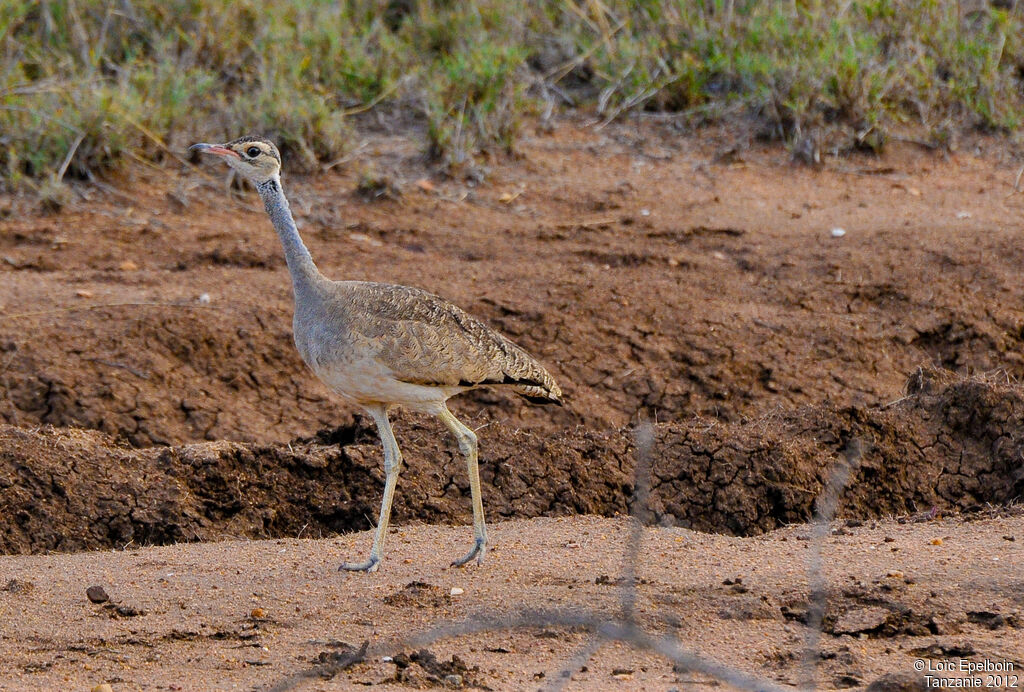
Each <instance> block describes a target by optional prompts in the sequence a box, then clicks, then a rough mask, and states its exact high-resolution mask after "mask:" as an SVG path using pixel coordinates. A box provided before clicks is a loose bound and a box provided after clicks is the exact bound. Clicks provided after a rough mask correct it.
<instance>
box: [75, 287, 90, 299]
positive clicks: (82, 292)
mask: <svg viewBox="0 0 1024 692" xmlns="http://www.w3.org/2000/svg"><path fill="white" fill-rule="evenodd" d="M75 296H76V297H78V298H92V291H87V290H86V289H84V288H80V289H78V290H77V291H75Z"/></svg>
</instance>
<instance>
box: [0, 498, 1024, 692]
mask: <svg viewBox="0 0 1024 692" xmlns="http://www.w3.org/2000/svg"><path fill="white" fill-rule="evenodd" d="M834 528H835V529H836V530H839V529H840V527H838V526H836V527H834ZM630 529H631V527H630V524H629V521H628V520H625V519H618V520H616V519H602V518H596V517H576V518H559V519H534V520H529V521H512V522H503V523H499V524H495V525H493V527H492V535H493V540H494V547H493V549H492V551H491V554H490V555H489V559H488V561H487V562H486V563H485V564H484V565H483V566H481V567H472V568H465V569H451V568H449V567H448V566H447V565H448V561H449V560H450V559H451V558H452V556H453V555H455V554H456V553H461V551H462V550H463V549H464V548H465V545H463V544H466V543H467V542H468V539H469V538H470V531H469V528H468V527H440V526H409V527H402V528H399V529H396V530H395V531H394V532H393V534H392V536H391V539H390V545H389V550H388V556H387V560H386V564H385V565H384V568H383V569H382V570H381V571H380V572H379V573H377V574H373V575H351V574H342V573H338V572H336V571H335V569H336V567H337V565H338V564H339V563H340V562H342V561H344V560H346V559H350V558H352V557H353V556H356V555H360V554H361V553H362V552H363V551H365V550H366V549H367V547H368V544H369V541H370V536H369V534H354V535H350V536H346V537H344V538H339V539H331V540H294V539H287V540H272V541H224V542H216V543H205V544H194V545H174V546H165V547H154V548H145V549H140V550H128V551H96V552H87V553H77V554H74V555H40V556H30V557H10V556H8V557H0V574H3V575H4V578H5V579H11V580H15V582H14V585H13V586H8V587H7V590H6V591H2V592H0V605H2V608H3V620H2V622H3V623H4V625H3V646H4V649H5V651H6V655H5V656H4V661H5V663H4V670H3V674H2V677H0V686H2V688H3V689H11V690H15V689H88V688H89V687H91V686H92V685H94V684H99V683H102V682H108V683H110V684H111V685H112V686H113V687H114V688H115V689H125V690H128V689H254V688H263V687H272V686H274V685H277V684H280V685H282V687H279V688H278V689H285V688H288V689H350V688H355V687H359V686H363V685H379V684H385V685H398V684H399V683H398V682H396V675H398V676H399V678H398V679H399V680H404V683H405V684H407V685H409V686H412V687H422V686H425V687H429V686H444V676H443V675H441V672H444V673H445V675H452V674H454V675H461V679H462V682H463V684H464V685H466V686H467V687H477V688H482V689H486V688H490V689H535V688H543V687H544V686H545V685H547V684H549V683H550V682H551V681H552V680H553V679H554V678H556V677H557V676H558V675H559V674H560V672H561V670H562V668H563V666H565V665H567V664H568V663H569V662H570V660H571V659H572V657H573V656H574V655H575V654H576V653H577V652H578V651H579V650H581V648H582V647H584V646H586V645H587V644H588V642H590V641H593V640H592V638H591V637H590V635H589V633H588V632H586V631H583V630H581V629H576V630H568V631H567V630H566V629H565V628H561V627H552V626H545V625H544V623H543V622H542V621H541V618H539V617H538V619H537V621H536V626H535V627H532V628H523V629H518V630H513V631H497V632H485V633H481V634H465V635H461V636H454V637H449V638H445V639H442V640H439V641H435V642H428V643H426V644H423V645H421V646H415V647H412V646H410V645H408V644H404V642H406V641H409V638H410V637H411V636H412V635H415V634H417V633H420V632H429V631H430V629H431V628H432V627H434V626H444V625H451V624H453V623H462V622H469V623H474V622H476V621H477V620H478V619H479V617H481V616H483V617H493V616H504V615H510V616H511V615H514V614H516V613H517V612H519V611H520V609H526V608H532V609H566V610H576V611H583V612H587V613H591V614H593V615H595V616H597V617H599V618H607V619H614V618H615V617H617V616H618V615H619V614H620V612H621V610H620V609H621V598H622V592H623V588H622V586H621V585H619V584H618V583H617V578H618V576H619V575H620V574H621V573H622V569H623V560H624V557H625V556H628V555H630V554H632V551H631V550H630V548H629V546H630V543H629V537H630V535H631V534H630ZM808 538H813V537H812V536H811V531H810V529H809V528H808V527H807V526H793V527H789V528H786V529H780V530H778V531H775V532H772V533H770V534H767V535H765V536H762V537H758V538H732V537H726V536H717V535H709V534H701V533H695V532H692V531H689V530H686V529H678V528H649V529H646V530H645V531H644V534H643V541H642V544H641V545H640V546H639V550H638V559H637V571H636V576H637V581H638V586H637V588H636V608H637V618H638V621H639V623H640V624H641V626H642V627H643V628H644V629H646V630H648V631H650V632H652V633H670V634H671V635H672V636H674V637H675V638H676V639H678V642H679V645H680V646H681V647H684V648H685V649H687V650H688V651H690V652H693V653H697V654H699V655H700V656H702V657H704V658H706V659H707V660H709V661H714V662H718V663H722V664H726V665H729V666H734V667H735V668H738V669H739V670H741V671H744V672H747V673H751V674H754V675H757V676H759V677H761V678H763V679H764V680H767V681H772V682H779V683H783V684H794V683H797V682H798V681H799V680H800V679H801V678H800V676H801V674H802V668H801V662H802V660H803V647H804V646H805V645H806V641H807V627H806V626H805V625H804V624H802V623H801V622H800V621H799V619H798V618H799V614H800V613H801V612H803V611H805V610H806V607H807V599H808V593H809V590H808V566H809V564H811V563H812V562H813V559H812V557H811V556H812V555H813V553H814V551H815V547H816V546H817V545H818V543H817V542H816V541H814V540H806V539H808ZM1010 539H1014V540H1010ZM1022 542H1024V515H1021V514H1020V513H1019V512H1017V513H1011V514H1010V515H1006V516H996V517H988V518H979V519H975V520H972V521H968V522H963V521H962V520H959V519H952V518H951V519H943V518H936V519H933V520H930V521H922V522H919V523H914V522H908V523H897V522H895V521H882V522H872V523H871V524H870V525H866V526H862V527H854V528H842V529H841V535H829V536H828V537H827V538H826V539H825V541H824V543H823V544H822V546H821V559H822V564H823V567H824V569H823V572H822V576H823V577H824V580H825V584H826V585H827V587H826V588H827V591H828V593H829V598H828V609H827V612H826V617H825V622H826V626H825V629H826V634H824V635H823V636H822V639H821V641H820V650H821V656H820V659H819V660H818V661H816V670H817V676H818V682H819V683H820V684H821V686H822V687H824V688H832V687H851V686H861V685H866V684H868V683H870V682H872V681H874V680H875V679H877V678H879V677H880V676H882V675H883V674H885V673H888V672H892V671H912V670H913V666H914V662H915V660H918V659H924V660H930V661H933V662H935V665H936V666H939V665H941V662H942V661H948V660H955V659H957V658H958V657H960V656H964V657H966V658H969V659H970V660H975V661H982V660H989V661H993V662H996V661H1007V662H1011V663H1012V664H1013V666H1015V668H1016V670H1017V671H1018V672H1020V671H1021V670H1022V666H1024V637H1022V636H1021V630H1020V627H1021V625H1022V622H1021V618H1022V614H1021V608H1022V606H1024V600H1022V594H1024V591H1022V585H1024V584H1022V582H1021V574H1024V572H1022V570H1024V550H1022ZM93 585H99V586H102V587H103V588H104V590H105V591H106V592H107V594H109V596H110V598H111V599H112V600H113V601H115V602H117V603H118V604H119V605H121V606H128V607H129V608H131V609H134V610H137V611H139V613H140V614H138V615H133V616H128V617H125V616H120V615H118V614H117V611H116V609H114V608H112V607H111V606H110V605H109V604H93V603H91V602H90V601H89V600H88V599H87V597H86V589H87V588H88V587H90V586H93ZM459 590H461V592H459ZM129 612H130V611H129ZM996 614H998V616H997V615H996ZM932 630H935V631H937V632H938V633H934V632H933V631H932ZM364 641H369V643H370V647H371V649H370V651H369V652H368V654H367V656H366V660H365V661H363V662H359V663H355V664H353V665H352V666H350V667H348V668H347V669H345V670H343V671H337V672H336V674H335V675H333V677H330V678H329V679H325V677H323V676H321V674H320V673H321V672H324V675H325V676H326V675H330V673H331V672H335V671H332V670H331V669H330V665H329V664H330V661H331V660H332V659H331V656H332V654H335V653H337V652H342V651H345V650H346V649H345V647H344V644H348V645H352V646H353V647H359V646H360V645H361V644H362V642H364ZM422 648H425V649H427V650H429V651H430V652H431V653H432V654H433V655H434V656H436V659H437V661H438V662H441V663H446V664H448V666H447V668H443V667H442V669H441V672H438V671H437V670H433V671H430V670H428V669H425V668H421V667H420V666H419V665H418V664H415V663H414V664H411V665H408V666H407V667H406V668H404V669H400V668H399V667H398V666H397V665H396V664H395V663H394V662H384V661H383V659H382V657H383V656H388V655H390V656H392V657H395V656H397V655H399V654H402V653H405V654H406V655H408V654H411V653H415V652H416V651H418V650H420V649H422ZM453 656H454V657H457V659H456V663H455V664H454V665H452V661H453ZM581 665H582V666H585V671H581V670H576V671H574V672H573V674H572V681H571V682H570V683H569V684H568V685H567V686H566V689H580V690H582V689H618V690H626V689H657V690H667V689H672V688H676V689H703V688H708V687H714V686H715V683H713V682H712V681H711V679H710V678H708V677H707V676H705V675H701V674H696V673H692V672H686V671H678V672H674V671H673V666H672V664H671V663H669V662H667V661H666V660H665V659H663V658H659V657H658V656H656V655H652V654H651V653H650V652H647V651H636V650H633V649H631V648H629V647H626V646H624V645H622V644H619V643H604V644H602V645H601V646H600V648H599V649H598V650H597V651H596V652H595V653H594V655H593V656H591V657H590V658H589V659H586V660H585V662H583V663H582V664H581ZM445 671H451V672H445ZM936 675H937V674H936ZM402 676H404V678H403V677H402ZM451 684H452V683H451V682H449V685H451ZM285 685H287V686H288V687H284V686H285Z"/></svg>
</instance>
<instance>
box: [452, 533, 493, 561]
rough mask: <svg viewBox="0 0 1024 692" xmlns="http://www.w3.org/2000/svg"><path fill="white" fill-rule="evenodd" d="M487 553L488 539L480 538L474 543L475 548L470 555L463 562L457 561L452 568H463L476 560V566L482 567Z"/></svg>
mask: <svg viewBox="0 0 1024 692" xmlns="http://www.w3.org/2000/svg"><path fill="white" fill-rule="evenodd" d="M486 552H487V539H486V538H484V537H478V538H477V539H476V541H474V542H473V548H472V549H471V550H470V551H469V554H467V555H466V557H464V558H462V559H461V560H455V561H454V562H452V567H462V566H463V565H465V564H466V563H467V562H469V561H470V560H472V559H473V558H476V564H478V565H482V564H483V562H484V554H485V553H486Z"/></svg>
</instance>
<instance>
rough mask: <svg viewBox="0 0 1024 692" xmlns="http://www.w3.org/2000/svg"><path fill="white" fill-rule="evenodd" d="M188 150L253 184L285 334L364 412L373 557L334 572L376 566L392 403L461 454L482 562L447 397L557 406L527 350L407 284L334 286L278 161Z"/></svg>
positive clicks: (391, 480)
mask: <svg viewBox="0 0 1024 692" xmlns="http://www.w3.org/2000/svg"><path fill="white" fill-rule="evenodd" d="M191 149H193V150H197V151H201V152H204V153H207V154H214V155H216V156H220V157H223V159H224V160H225V161H226V162H227V164H228V165H229V166H231V167H232V168H233V169H235V170H236V171H238V172H239V173H240V174H242V175H243V176H245V177H246V178H248V179H249V180H250V181H252V183H253V184H254V185H255V186H256V190H257V191H258V192H259V195H260V197H261V198H262V199H263V206H264V208H265V209H266V211H267V214H268V215H269V216H270V220H271V222H272V223H273V224H274V229H275V230H276V231H277V234H278V236H280V238H281V244H282V245H283V246H284V254H285V259H286V260H287V262H288V271H289V273H290V274H291V277H292V288H293V290H294V293H295V317H294V320H293V322H292V327H293V330H294V336H295V346H296V347H297V348H298V350H299V353H300V354H301V355H302V359H303V360H304V361H305V362H306V364H307V365H309V367H310V368H312V370H313V372H315V373H316V374H317V376H318V377H319V378H320V379H321V380H323V381H324V383H325V384H326V385H327V386H328V387H329V388H330V389H331V390H332V391H334V392H336V393H337V394H338V395H340V396H341V397H342V398H344V399H346V400H347V401H350V402H352V403H354V404H357V405H359V406H361V407H362V408H364V409H365V410H366V411H367V412H368V413H369V414H370V415H371V416H372V417H373V420H374V421H375V422H376V424H377V431H378V432H379V434H380V439H381V443H382V445H383V447H384V470H385V473H386V479H385V482H384V499H383V501H382V502H381V507H380V517H379V518H378V520H377V531H376V533H375V534H374V538H373V548H372V549H371V550H370V557H369V559H368V560H366V561H365V562H358V563H345V564H343V565H341V567H340V569H346V570H358V571H366V572H372V571H375V570H376V569H377V568H378V566H379V565H380V560H381V554H382V551H383V550H384V539H385V537H386V535H387V530H388V520H389V518H390V516H391V501H392V498H393V497H394V493H395V483H396V481H397V480H398V472H399V469H400V468H401V465H402V453H401V451H399V449H398V442H397V441H396V440H395V434H394V432H392V430H391V423H390V421H389V420H388V409H389V408H390V407H392V406H395V405H402V406H406V407H408V408H410V409H413V410H416V411H423V412H425V413H432V414H434V415H435V416H437V417H438V418H440V419H441V421H442V422H443V423H444V424H445V425H446V426H447V427H448V429H449V430H451V431H452V433H453V434H454V435H455V438H456V439H457V440H458V443H459V449H460V450H462V453H463V454H464V455H465V457H466V465H467V467H468V470H469V487H470V492H471V494H472V500H473V534H474V537H475V541H474V543H473V548H472V549H471V550H470V551H469V553H468V554H467V555H466V556H465V557H463V558H461V559H459V560H455V561H454V562H453V563H452V565H453V566H461V565H464V564H466V563H467V562H469V561H470V560H472V559H473V558H474V557H475V558H476V559H477V563H480V562H483V559H484V554H485V552H486V550H487V530H486V527H485V526H484V508H483V502H482V500H481V497H480V473H479V471H478V468H477V439H476V435H475V434H474V433H473V431H472V430H470V429H469V428H467V427H466V426H465V425H463V423H462V422H461V421H459V419H457V418H456V417H455V416H453V415H452V413H451V411H449V410H448V406H447V404H446V403H445V402H446V401H447V400H448V399H449V398H450V397H452V396H455V395H456V394H459V393H461V392H465V391H467V390H470V389H474V388H476V387H485V386H491V387H502V388H506V389H509V390H511V391H513V392H516V393H517V394H521V395H522V396H525V397H526V398H527V399H530V400H531V401H535V402H541V403H559V404H560V403H561V400H560V397H561V391H560V390H559V388H558V385H557V384H556V383H555V380H554V379H553V378H552V377H551V375H549V374H548V372H547V371H546V370H545V369H544V368H543V367H542V366H541V365H540V363H538V362H537V361H536V360H534V359H533V358H532V357H531V356H530V355H529V354H528V353H526V351H524V350H523V349H521V348H519V347H518V346H516V345H515V344H513V343H512V342H511V341H509V340H508V339H506V338H505V337H503V336H501V335H500V334H498V333H497V332H495V331H494V330H492V329H490V328H489V327H487V326H486V325H485V324H484V323H483V322H481V321H479V320H477V319H476V318H474V317H471V316H470V315H468V314H466V313H465V312H463V311H462V310H461V309H459V308H458V307H456V306H455V305H452V304H451V303H449V302H448V301H446V300H443V299H442V298H439V297H437V296H435V295H432V294H430V293H427V292H425V291H421V290H419V289H417V288H410V287H408V286H395V285H391V284H381V283H370V282H365V281H332V280H330V279H327V278H325V277H324V276H323V275H322V274H321V273H320V271H319V270H318V269H317V268H316V265H315V264H313V258H312V257H311V256H310V254H309V251H308V250H307V249H306V246H305V245H304V244H303V242H302V239H301V238H300V237H299V232H298V229H297V228H296V227H295V221H294V219H293V218H292V214H291V211H290V210H289V208H288V200H286V199H285V196H284V192H283V191H282V190H281V175H280V173H281V155H280V153H279V152H278V150H277V147H275V146H274V144H273V143H272V142H270V141H268V140H266V139H263V138H262V137H252V136H248V137H241V138H239V139H236V140H234V141H233V142H228V143H226V144H195V145H193V146H192V147H191Z"/></svg>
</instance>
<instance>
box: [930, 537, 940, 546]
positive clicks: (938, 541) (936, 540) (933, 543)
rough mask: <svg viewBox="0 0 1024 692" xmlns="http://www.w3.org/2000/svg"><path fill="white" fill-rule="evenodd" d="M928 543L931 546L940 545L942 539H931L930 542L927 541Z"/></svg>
mask: <svg viewBox="0 0 1024 692" xmlns="http://www.w3.org/2000/svg"><path fill="white" fill-rule="evenodd" d="M929 543H931V544H932V545H942V539H941V538H933V539H932V540H930V541H929Z"/></svg>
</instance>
